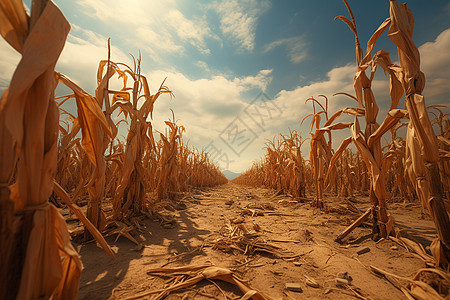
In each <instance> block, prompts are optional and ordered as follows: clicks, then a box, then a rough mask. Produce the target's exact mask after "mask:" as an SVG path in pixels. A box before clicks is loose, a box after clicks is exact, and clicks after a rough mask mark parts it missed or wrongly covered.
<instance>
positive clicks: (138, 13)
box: [78, 0, 220, 62]
mask: <svg viewBox="0 0 450 300" xmlns="http://www.w3.org/2000/svg"><path fill="white" fill-rule="evenodd" d="M129 2H132V3H129ZM78 3H79V5H80V6H81V7H83V12H84V13H85V14H87V15H89V16H91V17H92V18H95V19H96V20H98V21H101V22H103V23H104V24H107V26H108V27H109V28H110V29H109V31H110V32H115V33H117V35H118V37H119V38H121V39H123V40H125V41H127V42H128V43H131V44H132V45H133V46H135V47H136V48H139V49H142V50H144V51H145V52H147V53H148V54H149V55H150V56H151V58H152V59H153V60H154V61H156V62H161V61H162V57H164V56H165V55H166V54H172V55H175V54H176V55H183V54H184V52H185V48H186V46H187V45H192V46H193V47H194V48H196V49H197V50H198V51H199V52H200V53H202V54H209V53H210V50H209V48H208V45H207V44H206V40H205V39H206V38H211V39H215V40H220V39H219V38H218V37H217V36H216V35H214V34H213V33H212V32H211V30H210V28H209V26H208V23H207V22H206V21H205V18H204V17H194V18H193V19H192V20H191V19H188V18H187V17H186V16H185V15H184V14H183V13H182V12H181V11H180V10H179V9H178V6H177V3H176V1H163V0H159V1H145V0H133V1H127V3H126V4H124V2H123V1H120V0H82V1H79V2H78Z"/></svg>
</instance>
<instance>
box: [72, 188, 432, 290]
mask: <svg viewBox="0 0 450 300" xmlns="http://www.w3.org/2000/svg"><path fill="white" fill-rule="evenodd" d="M350 200H352V201H353V202H351V203H350V202H348V201H346V200H344V199H329V200H328V201H329V206H330V208H332V209H331V210H332V211H333V212H330V213H324V212H322V211H320V210H318V209H314V208H312V207H311V206H310V204H309V202H304V203H300V202H298V201H294V200H293V199H292V198H290V197H288V196H286V195H277V194H276V193H275V192H274V191H271V190H267V189H264V188H252V187H245V186H240V185H235V184H232V183H228V184H225V185H222V186H218V187H214V188H206V189H200V190H195V191H193V192H192V193H191V194H189V195H185V196H184V197H183V198H182V199H181V200H180V203H181V204H180V205H178V207H177V208H178V210H175V211H166V212H164V215H165V216H166V219H167V221H168V222H161V220H150V219H145V220H143V225H144V226H143V227H142V229H141V230H140V231H135V233H134V237H135V238H136V240H138V241H139V242H140V243H141V246H139V247H138V246H136V245H135V244H133V243H132V242H131V241H129V240H128V239H126V238H125V237H123V236H121V237H119V238H118V239H117V241H115V239H116V236H111V237H108V238H107V241H108V242H109V243H110V245H111V246H112V248H113V250H114V251H115V252H116V253H117V260H116V261H114V260H112V259H111V258H109V257H108V256H107V255H106V254H105V253H104V251H103V250H102V249H101V248H99V247H97V246H96V245H95V244H94V243H88V244H84V245H78V246H77V248H78V250H79V253H80V255H81V258H82V261H83V264H84V270H83V273H82V279H81V284H80V290H79V299H125V298H127V297H130V296H133V295H136V294H139V293H142V292H146V291H151V290H155V289H159V288H163V287H164V283H165V280H167V278H161V277H155V276H151V275H148V274H147V271H148V270H149V269H152V268H159V267H162V266H165V267H179V266H186V265H191V264H204V263H212V264H214V265H217V266H220V267H224V268H228V269H231V270H233V271H234V272H235V273H236V274H237V275H239V276H240V277H242V278H243V279H245V280H247V281H248V284H249V285H250V286H251V287H253V288H254V289H257V290H259V291H261V292H263V293H264V294H266V295H268V296H270V297H272V298H274V299H356V298H358V297H356V296H355V292H357V293H359V294H360V295H362V296H363V297H365V298H367V299H404V298H405V297H404V296H403V294H402V293H401V291H399V290H398V289H396V288H395V287H393V286H392V285H391V284H390V283H388V282H387V281H386V280H385V279H383V278H381V277H379V276H376V275H374V274H373V273H371V272H370V271H368V270H367V269H366V267H368V266H369V265H374V266H376V267H379V268H381V269H384V270H386V271H389V272H392V273H395V274H397V275H402V276H411V275H413V274H414V273H415V271H417V270H418V269H419V268H421V267H423V266H424V264H423V262H422V261H421V260H420V259H418V258H417V257H415V256H414V255H413V254H411V253H408V252H407V251H406V250H405V249H404V248H402V247H400V246H398V245H397V244H395V243H394V242H392V241H388V240H384V241H381V242H379V243H375V242H374V241H372V240H371V238H370V237H371V228H370V227H368V226H367V227H358V228H357V229H356V230H355V231H354V232H353V233H352V234H350V236H349V237H348V238H346V239H345V240H344V243H343V244H339V243H336V242H335V241H334V238H335V237H336V236H337V235H338V234H339V233H340V232H341V231H342V230H343V229H344V228H345V227H346V225H348V224H350V223H351V221H352V220H354V219H356V218H357V217H358V214H356V213H354V214H352V213H351V212H350V210H349V209H348V208H349V205H350V206H352V209H353V210H354V209H355V208H356V209H359V210H360V211H361V212H363V211H364V209H365V208H367V207H368V200H367V197H362V198H361V197H359V198H358V197H356V198H353V199H350ZM390 209H391V210H390V211H391V213H392V215H393V216H394V218H395V220H396V222H397V224H398V225H399V226H400V227H401V228H402V229H403V232H404V233H406V232H407V234H409V236H414V237H416V238H418V239H419V240H420V241H421V242H422V243H423V244H424V245H425V246H427V245H428V244H429V243H430V241H431V240H432V239H433V238H434V237H435V236H436V233H435V230H434V225H433V222H432V221H431V220H430V219H429V218H421V214H420V208H419V207H418V206H417V205H411V204H410V205H404V204H392V205H390ZM170 220H172V222H170ZM241 221H242V222H241ZM233 222H235V223H237V224H234V223H233ZM227 224H228V225H227ZM227 226H228V227H227ZM242 226H245V227H242ZM236 227H240V228H241V229H242V228H244V229H245V230H248V233H249V234H250V236H252V237H254V236H258V241H259V242H260V243H264V242H267V243H268V245H269V246H271V247H272V246H273V247H274V248H275V247H278V248H279V249H276V253H275V254H273V253H272V254H271V253H267V252H261V251H256V252H255V253H243V252H242V251H240V250H239V249H238V246H237V247H234V246H235V245H233V244H226V242H227V241H228V242H229V241H230V238H229V237H230V231H229V229H231V230H233V229H235V228H236ZM252 230H254V231H252ZM239 232H242V231H236V232H235V235H236V234H239ZM252 234H253V235H252ZM218 241H221V244H220V243H219V242H218ZM218 245H222V248H224V250H230V251H228V252H224V250H220V249H216V248H215V247H214V246H218ZM227 245H228V246H230V245H231V247H228V246H227ZM227 247H228V248H227ZM233 247H234V249H233ZM361 247H368V248H369V249H370V251H369V252H367V253H364V254H361V255H358V254H357V251H358V250H359V249H361ZM274 248H270V249H274ZM247 252H251V247H249V248H248V249H247ZM343 272H348V275H349V276H351V278H352V281H351V285H349V287H350V289H348V288H344V287H337V286H336V281H335V278H336V277H337V275H338V274H339V273H343ZM305 276H308V277H309V278H312V279H313V280H315V281H316V282H317V283H318V284H319V287H318V288H314V287H310V286H308V285H306V277H305ZM286 283H298V284H299V285H300V287H301V289H302V292H293V291H288V292H286V290H285V284H286ZM351 289H352V290H353V291H352V290H351ZM240 297H242V293H241V292H240V291H239V290H238V289H237V288H236V287H235V286H233V285H231V284H228V283H224V282H221V281H214V283H212V282H209V281H206V280H204V281H202V282H201V283H199V284H196V285H193V286H191V287H189V288H186V289H183V290H180V291H178V292H173V293H171V294H170V295H169V296H167V297H166V298H165V299H240ZM142 299H150V298H142Z"/></svg>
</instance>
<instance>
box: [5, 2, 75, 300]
mask: <svg viewBox="0 0 450 300" xmlns="http://www.w3.org/2000/svg"><path fill="white" fill-rule="evenodd" d="M31 11H32V13H31V18H30V19H28V16H27V15H26V12H25V9H24V7H23V4H22V2H21V1H18V0H4V1H2V2H1V3H0V32H1V34H2V36H3V37H4V38H5V39H6V41H7V42H8V43H9V44H10V45H11V46H12V47H13V48H14V49H16V50H17V51H18V52H20V53H21V54H22V58H21V60H20V62H19V65H18V66H17V69H16V71H15V73H14V75H13V78H12V80H11V83H10V87H9V92H8V94H7V97H6V100H4V101H2V106H1V114H2V120H4V125H5V126H6V128H7V130H8V131H9V132H10V134H11V136H12V138H13V139H14V140H15V142H16V143H17V153H18V156H19V162H18V165H17V182H16V186H15V192H14V193H13V194H12V195H11V196H10V197H11V199H13V201H14V205H15V211H16V214H20V215H22V217H21V218H19V219H18V220H17V221H18V222H20V223H21V228H20V230H19V233H18V234H17V235H16V236H15V239H16V240H17V249H19V251H20V250H23V251H24V252H23V253H24V257H21V259H20V260H16V261H15V263H16V264H19V265H20V266H21V268H22V269H21V270H20V271H19V274H20V275H19V276H20V284H18V285H14V288H16V289H17V290H13V291H11V294H10V295H12V297H14V296H15V295H16V294H17V299H37V298H44V299H48V298H53V299H62V298H64V299H76V297H77V294H78V284H79V280H80V275H81V261H80V260H79V257H78V254H77V252H76V251H75V249H74V248H73V247H72V245H71V243H70V237H69V234H68V232H67V227H66V224H65V221H64V219H63V218H62V216H61V215H60V214H59V212H58V210H57V209H56V208H55V207H54V206H53V205H51V204H49V203H48V198H49V197H50V194H51V193H52V190H53V176H54V172H55V169H56V154H57V137H58V119H59V113H58V107H57V106H56V104H55V101H54V95H53V90H54V86H55V78H54V67H55V64H56V61H57V59H58V57H59V55H60V53H61V51H62V49H63V47H64V43H65V40H66V36H67V34H68V32H69V30H70V26H69V23H68V22H67V20H66V19H65V18H64V15H63V14H62V13H61V11H60V10H59V9H58V8H57V7H56V6H55V5H54V4H53V2H51V1H33V4H32V10H31ZM28 28H29V29H28ZM3 117H4V118H3ZM1 145H2V146H3V145H4V142H3V140H2V142H1ZM2 164H3V161H2ZM2 218H3V217H2ZM19 240H20V241H21V242H19ZM7 257H10V255H7ZM2 271H5V270H2ZM2 277H3V276H2ZM10 283H11V282H10ZM16 283H17V282H16ZM2 286H4V284H2ZM14 288H13V289H14ZM2 289H3V288H2ZM2 294H3V293H2ZM10 295H8V296H10ZM10 297H11V296H10Z"/></svg>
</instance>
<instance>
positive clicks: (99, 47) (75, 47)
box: [56, 25, 131, 94]
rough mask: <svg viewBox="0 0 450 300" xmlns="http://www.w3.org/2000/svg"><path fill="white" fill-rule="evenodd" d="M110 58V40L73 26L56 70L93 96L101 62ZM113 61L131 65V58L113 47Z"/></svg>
mask: <svg viewBox="0 0 450 300" xmlns="http://www.w3.org/2000/svg"><path fill="white" fill-rule="evenodd" d="M107 58H108V39H107V38H106V37H103V36H101V35H99V34H97V33H95V32H92V31H90V30H86V29H82V28H81V27H79V26H76V25H72V31H71V33H70V34H69V36H68V38H67V41H66V45H65V46H64V49H63V51H62V53H61V56H60V58H59V60H58V63H57V65H56V70H57V71H59V72H62V73H64V74H65V75H67V76H69V77H70V78H71V79H72V80H74V81H75V82H76V83H77V84H78V85H80V86H81V87H82V88H83V89H85V90H86V91H87V92H89V93H91V94H93V93H94V90H95V88H96V86H97V81H96V79H97V77H96V76H97V75H96V74H97V69H98V64H99V62H100V61H101V60H105V59H107ZM111 60H112V61H115V62H123V63H126V64H129V63H130V62H131V60H130V57H129V56H128V55H126V54H125V53H123V52H122V51H121V50H120V49H119V48H117V47H115V46H111Z"/></svg>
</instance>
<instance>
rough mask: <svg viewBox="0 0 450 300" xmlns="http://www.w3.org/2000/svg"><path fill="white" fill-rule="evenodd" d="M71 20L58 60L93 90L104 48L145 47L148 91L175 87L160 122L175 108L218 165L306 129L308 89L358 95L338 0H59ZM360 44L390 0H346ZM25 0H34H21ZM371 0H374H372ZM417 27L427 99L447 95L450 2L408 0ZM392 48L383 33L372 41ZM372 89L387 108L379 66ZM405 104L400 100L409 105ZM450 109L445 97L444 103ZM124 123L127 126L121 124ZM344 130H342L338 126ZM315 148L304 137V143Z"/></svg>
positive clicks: (7, 59) (157, 114) (237, 163)
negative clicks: (277, 137) (109, 45)
mask: <svg viewBox="0 0 450 300" xmlns="http://www.w3.org/2000/svg"><path fill="white" fill-rule="evenodd" d="M55 2H56V3H57V5H58V6H59V7H60V8H61V10H62V11H63V13H64V14H65V16H66V18H67V19H68V20H69V22H70V23H71V27H72V30H71V32H70V34H69V36H68V39H67V42H66V46H65V48H64V51H63V53H62V55H61V57H60V60H59V62H58V65H57V71H60V72H62V73H64V74H66V75H67V76H69V77H70V78H72V79H73V80H74V81H75V82H77V83H78V84H79V85H80V86H81V87H82V88H84V89H85V90H86V91H88V92H89V93H92V94H94V89H95V83H96V70H97V67H98V62H99V61H100V60H101V59H106V57H107V48H106V45H107V38H108V37H111V43H112V45H113V47H112V60H113V61H115V62H125V63H131V59H130V55H129V53H131V54H133V55H135V56H137V55H138V53H139V51H141V53H142V70H143V74H145V75H146V76H147V78H148V79H149V82H150V85H151V86H150V88H151V89H152V91H156V89H157V88H158V87H159V85H160V83H161V82H162V81H163V79H164V78H166V77H167V81H166V85H167V86H168V87H169V88H170V89H171V90H172V91H173V93H174V95H175V98H173V99H170V97H168V96H162V97H161V98H160V99H159V100H158V101H157V103H156V107H155V111H154V118H153V124H154V128H155V129H157V130H161V131H163V130H164V123H163V121H164V120H167V119H168V118H169V117H170V116H171V112H170V109H172V110H173V111H174V112H175V116H176V119H177V120H178V124H180V125H183V126H185V127H186V133H185V135H184V138H185V139H186V141H187V140H188V141H189V144H191V145H193V146H195V147H197V148H199V149H202V148H206V149H207V150H209V151H210V152H211V155H212V156H213V157H214V158H215V160H217V161H218V164H219V166H220V167H221V168H224V169H230V170H232V171H237V172H241V171H243V170H244V169H246V168H248V167H249V166H250V165H251V163H252V161H253V160H255V159H258V158H260V157H262V155H263V147H264V144H265V142H266V140H267V139H271V138H272V137H273V136H274V135H275V134H278V133H285V134H286V133H288V132H289V128H290V129H292V130H297V131H300V132H301V135H302V137H304V138H307V137H309V130H308V128H307V126H305V125H303V126H302V127H301V128H300V121H301V119H302V118H303V117H304V116H306V115H307V114H309V113H310V112H311V104H310V103H308V104H305V100H306V99H307V98H309V97H311V96H314V97H317V96H318V95H320V94H324V95H327V96H328V97H329V99H330V104H329V113H330V114H332V113H333V112H335V111H336V110H338V109H340V108H343V107H345V106H354V101H353V100H350V99H349V98H346V97H344V96H336V97H333V96H332V95H333V94H334V93H336V92H349V93H352V94H353V90H352V83H353V76H354V73H355V65H354V60H355V59H354V57H355V54H354V36H353V34H352V32H351V31H350V30H349V29H348V28H347V26H346V25H345V24H344V23H342V22H341V21H334V20H333V19H334V17H335V16H337V15H345V16H347V15H348V13H347V11H346V8H345V5H344V4H343V2H341V1H339V0H318V1H298V0H284V1H269V0H262V1H257V0H242V1H241V0H221V1H194V0H189V1H188V0H163V1H159V0H152V1H148V0H128V1H122V0H78V1H62V0H61V1H58V0H56V1H55ZM349 2H350V5H351V7H352V9H353V12H354V14H355V17H356V22H357V28H358V32H359V35H360V40H361V44H362V45H365V44H366V42H367V40H368V39H369V38H370V36H371V35H372V33H373V32H374V31H375V30H376V28H378V26H379V25H380V24H381V23H382V22H383V21H384V20H385V19H386V18H387V17H389V1H387V0H373V1H356V0H353V1H352V0H350V1H349ZM25 3H26V4H27V5H28V6H30V3H31V1H30V0H28V1H25ZM369 4H370V6H369ZM408 5H409V7H410V8H411V9H412V11H413V13H414V16H415V19H416V23H415V24H416V27H415V31H414V41H415V43H416V44H417V45H418V46H419V47H420V52H421V57H422V71H424V73H425V75H426V78H427V84H426V89H425V91H424V95H425V96H426V101H427V104H447V103H449V102H450V101H449V99H450V72H449V71H448V70H449V69H450V52H449V51H450V50H449V49H450V3H449V2H448V1H441V0H435V1H422V0H412V1H408ZM380 49H384V50H386V51H389V52H391V57H392V59H393V60H394V61H395V60H396V59H397V53H396V49H395V47H394V46H393V44H392V43H391V42H390V41H389V39H388V38H387V37H386V34H384V35H383V36H382V37H381V38H380V40H379V42H378V44H377V47H376V48H375V51H374V52H373V53H375V52H376V51H378V50H380ZM0 57H1V59H0V91H2V90H4V89H5V88H6V87H7V86H8V84H9V80H10V78H11V76H12V73H13V72H14V68H15V65H16V64H17V62H18V60H19V59H20V56H19V55H18V54H17V53H15V52H14V51H13V50H12V49H11V48H10V47H9V46H8V45H7V44H6V43H5V42H4V41H3V40H1V41H0ZM378 73H379V74H378V75H377V76H376V78H375V81H374V84H373V90H374V93H375V96H376V99H377V103H378V104H379V106H380V108H382V109H381V111H380V114H379V116H378V121H379V122H380V123H381V121H382V120H383V118H384V115H385V114H386V110H385V109H386V107H388V106H389V96H388V90H387V85H386V79H385V77H384V75H383V73H382V72H381V69H380V70H379V71H378ZM402 105H403V104H401V106H402ZM447 112H448V109H447ZM119 134H122V135H126V129H125V128H123V127H121V129H120V133H119ZM344 135H348V133H347V132H342V133H339V134H337V135H336V137H337V138H338V139H339V138H342V137H344ZM308 151H309V149H308V145H307V143H305V148H304V152H305V154H307V153H308Z"/></svg>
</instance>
